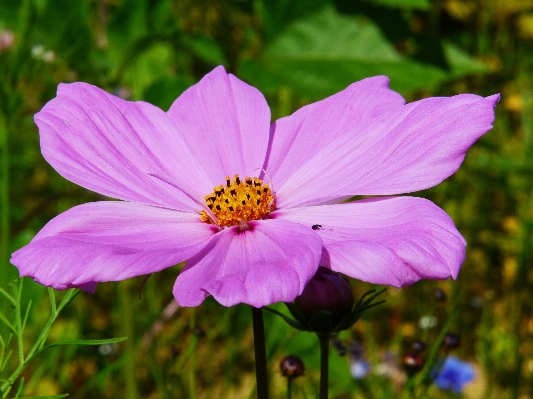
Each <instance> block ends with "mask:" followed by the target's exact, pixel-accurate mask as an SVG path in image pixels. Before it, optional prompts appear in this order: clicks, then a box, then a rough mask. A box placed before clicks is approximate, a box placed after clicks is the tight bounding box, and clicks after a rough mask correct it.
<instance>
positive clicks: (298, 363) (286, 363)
mask: <svg viewBox="0 0 533 399" xmlns="http://www.w3.org/2000/svg"><path fill="white" fill-rule="evenodd" d="M279 367H280V369H281V374H283V376H284V377H287V378H290V379H291V380H292V379H294V378H296V377H299V376H301V375H302V374H303V373H304V371H305V367H304V362H303V361H302V359H300V358H299V357H297V356H285V357H284V358H283V359H282V360H281V362H280V363H279Z"/></svg>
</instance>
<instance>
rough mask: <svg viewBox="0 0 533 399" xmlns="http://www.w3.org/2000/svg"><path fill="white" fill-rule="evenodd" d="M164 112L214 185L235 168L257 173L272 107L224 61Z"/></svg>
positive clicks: (264, 147)
mask: <svg viewBox="0 0 533 399" xmlns="http://www.w3.org/2000/svg"><path fill="white" fill-rule="evenodd" d="M168 116H169V117H170V118H171V119H172V120H173V121H174V123H175V124H176V126H179V127H180V132H181V133H182V135H183V137H184V138H185V140H186V141H187V144H188V146H189V148H190V149H191V150H192V152H193V153H194V155H195V157H196V158H197V159H199V160H200V162H201V163H202V165H204V166H205V167H206V170H207V174H208V175H209V178H210V179H211V187H210V190H209V191H207V192H206V193H205V194H209V193H210V192H211V191H212V189H213V187H215V186H218V185H220V184H223V183H224V182H225V179H226V176H230V177H233V176H234V175H235V174H236V173H237V174H239V175H240V177H241V179H242V178H244V177H246V176H250V177H254V176H259V174H260V173H261V170H260V168H261V167H262V166H263V163H264V160H265V154H266V151H267V145H268V132H269V125H270V109H269V107H268V105H267V102H266V100H265V97H264V96H263V95H262V94H261V92H260V91H259V90H257V89H256V88H254V87H252V86H249V85H248V84H246V83H244V82H243V81H241V80H239V79H237V78H236V77H235V76H233V75H231V74H227V73H226V71H225V70H224V67H217V68H215V69H214V70H213V71H212V72H210V73H208V74H207V75H206V76H204V77H203V78H202V80H200V82H198V83H197V84H196V85H194V86H192V87H190V88H189V89H188V90H186V91H185V92H184V93H183V94H182V95H181V96H180V97H178V99H177V100H176V101H174V103H173V104H172V106H171V107H170V109H169V110H168Z"/></svg>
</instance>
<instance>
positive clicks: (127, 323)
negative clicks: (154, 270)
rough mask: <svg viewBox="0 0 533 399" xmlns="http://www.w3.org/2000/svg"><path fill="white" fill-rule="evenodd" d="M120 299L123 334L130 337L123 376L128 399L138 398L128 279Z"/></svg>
mask: <svg viewBox="0 0 533 399" xmlns="http://www.w3.org/2000/svg"><path fill="white" fill-rule="evenodd" d="M118 286H119V301H120V324H121V329H122V334H124V336H126V337H128V339H127V340H126V341H125V342H124V344H125V345H124V346H125V348H124V356H125V357H127V358H129V359H130V360H129V361H127V362H124V363H123V365H122V376H123V378H124V383H125V387H124V388H125V397H126V398H128V399H137V398H138V397H139V395H138V393H137V383H136V380H135V348H134V346H133V345H134V342H135V339H134V327H133V311H132V303H131V296H130V292H129V289H128V287H129V284H128V281H123V282H121V283H120V284H119V285H118Z"/></svg>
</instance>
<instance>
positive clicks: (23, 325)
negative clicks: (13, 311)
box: [20, 299, 32, 334]
mask: <svg viewBox="0 0 533 399" xmlns="http://www.w3.org/2000/svg"><path fill="white" fill-rule="evenodd" d="M31 304H32V300H31V299H30V300H29V301H28V306H27V307H26V313H25V314H24V320H23V321H22V326H21V330H20V333H21V334H22V333H23V332H24V329H25V328H26V322H27V321H28V316H29V314H30V308H31Z"/></svg>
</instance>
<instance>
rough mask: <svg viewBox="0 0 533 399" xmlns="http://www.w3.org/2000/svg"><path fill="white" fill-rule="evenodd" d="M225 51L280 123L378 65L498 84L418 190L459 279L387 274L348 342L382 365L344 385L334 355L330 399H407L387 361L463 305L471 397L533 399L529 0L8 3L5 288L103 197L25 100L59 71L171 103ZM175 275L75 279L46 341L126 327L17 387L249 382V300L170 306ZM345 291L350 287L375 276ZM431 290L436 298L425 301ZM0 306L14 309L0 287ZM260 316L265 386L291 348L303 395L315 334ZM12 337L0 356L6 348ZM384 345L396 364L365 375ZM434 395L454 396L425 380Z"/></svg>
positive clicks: (405, 85) (416, 76)
mask: <svg viewBox="0 0 533 399" xmlns="http://www.w3.org/2000/svg"><path fill="white" fill-rule="evenodd" d="M217 65H224V66H225V67H226V69H227V70H228V71H230V72H232V73H234V74H236V75H237V76H238V77H240V78H241V79H243V80H245V81H247V82H248V83H250V84H252V85H254V86H256V87H257V88H259V89H260V90H261V91H262V92H263V93H264V94H265V96H266V97H267V100H268V103H269V105H270V107H271V109H272V115H273V119H277V118H279V117H281V116H284V115H288V114H290V113H292V112H293V111H295V110H296V109H298V108H299V107H301V106H303V105H305V104H307V103H310V102H312V101H316V100H319V99H322V98H324V97H325V96H328V95H330V94H333V93H335V92H336V91H339V90H342V89H343V88H344V87H346V86H347V85H348V84H350V83H352V82H353V81H356V80H359V79H361V78H364V77H367V76H372V75H377V74H385V75H388V76H389V77H390V79H391V87H392V88H393V89H395V90H397V91H399V92H400V93H402V95H404V96H405V98H406V99H407V100H408V101H413V100H417V99H420V98H424V97H427V96H438V95H445V96H449V95H454V94H458V93H463V92H470V93H475V94H479V95H484V96H487V95H490V94H494V93H501V94H502V99H501V101H500V103H499V105H498V107H497V109H496V115H497V117H496V121H495V124H494V129H493V130H492V131H490V132H489V133H488V134H487V135H486V136H484V137H483V138H481V139H480V140H479V142H477V143H476V144H475V145H474V147H473V148H472V149H471V150H470V152H469V154H468V156H467V158H466V160H465V162H464V164H463V166H462V167H461V169H460V170H459V172H457V173H456V174H455V175H454V176H452V177H451V178H449V179H447V180H446V181H445V182H444V183H442V184H441V185H439V186H438V187H435V188H433V189H430V190H427V191H425V192H421V193H418V194H417V195H421V196H424V197H427V198H430V199H431V200H433V201H434V202H436V203H437V204H438V205H439V206H441V207H442V208H444V209H445V210H446V211H447V212H448V213H449V214H450V215H451V216H452V217H453V219H454V221H455V222H456V224H457V226H458V228H459V230H460V231H461V232H462V234H463V235H464V236H465V238H466V239H467V241H468V247H467V251H468V255H467V261H466V262H465V264H464V265H463V268H462V271H461V273H460V275H459V278H458V280H457V281H456V282H451V281H442V282H432V281H424V282H420V283H417V284H415V285H414V286H411V287H407V288H403V289H401V290H397V289H388V290H387V292H386V294H384V297H385V299H386V300H387V302H386V304H384V305H382V306H380V307H379V308H376V309H373V310H371V311H369V312H368V313H367V314H366V316H365V317H364V319H363V320H361V321H359V322H358V323H357V324H356V325H355V327H354V328H353V329H352V330H350V331H348V332H345V333H344V334H342V335H341V337H340V339H341V340H342V341H343V342H344V343H345V344H346V345H348V346H349V344H350V342H353V341H356V342H360V343H362V344H363V346H364V349H365V354H364V356H365V359H366V360H367V361H368V362H369V363H370V364H371V366H372V370H374V371H373V372H371V373H370V374H368V375H367V376H366V377H365V378H364V379H362V380H355V379H354V378H352V376H351V375H350V361H351V360H350V356H349V355H346V356H340V355H338V354H337V353H336V352H334V353H332V355H331V359H330V362H331V368H332V370H331V389H330V394H331V395H330V396H331V397H332V398H391V397H395V395H399V392H401V390H402V386H403V385H402V384H403V381H404V379H405V376H404V375H403V372H402V371H401V369H400V370H397V369H395V367H396V365H397V364H398V363H399V362H400V360H401V355H402V353H403V352H404V351H405V348H406V342H409V341H410V340H413V339H423V340H425V341H426V342H427V343H428V345H431V343H432V342H434V341H435V339H436V336H437V334H438V331H439V328H441V327H442V326H443V325H444V323H445V320H447V318H448V317H449V316H450V314H451V313H452V309H453V308H455V309H456V311H455V312H454V318H453V320H452V321H451V329H452V330H453V331H454V332H456V333H458V334H459V335H460V337H461V341H462V345H461V346H460V348H458V349H455V350H454V354H455V355H457V356H459V357H461V358H462V359H464V360H467V361H469V362H471V363H472V364H473V365H474V366H475V368H476V370H477V377H476V379H475V381H474V382H473V383H472V384H470V385H469V386H468V387H467V388H466V389H465V392H464V393H463V395H464V396H465V397H469V398H520V399H524V398H532V397H533V389H532V386H533V347H532V343H533V340H532V335H533V314H532V304H533V300H532V299H533V292H532V287H533V285H532V271H531V270H533V268H532V266H533V255H532V250H531V248H532V245H533V235H532V231H533V195H532V188H533V74H532V71H533V0H302V1H299V0H202V1H199V0H1V1H0V147H1V164H0V169H1V170H0V172H1V173H0V176H1V180H0V184H1V186H0V195H1V210H0V216H1V238H2V244H1V245H2V247H1V249H2V258H1V260H0V261H1V263H0V288H1V287H3V288H4V289H5V290H6V291H9V292H11V288H10V286H9V284H10V283H11V282H13V281H14V280H16V279H17V276H18V273H17V270H16V269H15V268H14V267H13V266H11V265H10V264H9V257H10V254H11V252H13V251H14V250H16V249H18V248H20V247H21V246H23V245H25V244H26V243H27V242H29V240H30V239H31V238H32V237H33V236H34V235H35V234H36V233H37V231H38V230H39V229H40V228H41V227H42V226H43V225H44V224H45V223H46V222H47V221H48V220H50V219H51V218H53V217H54V216H56V215H57V214H58V213H60V212H62V211H65V210H66V209H68V208H70V207H72V206H74V205H76V204H80V203H84V202H88V201H95V200H99V199H101V198H100V197H99V196H98V195H97V194H94V193H92V192H89V191H87V190H85V189H83V188H80V187H78V186H76V185H75V184H72V183H70V182H68V181H66V180H64V179H63V178H61V177H60V176H59V175H58V174H57V173H56V172H55V171H54V170H53V169H52V168H51V167H50V166H49V165H48V164H47V163H46V162H45V161H44V159H43V158H42V156H41V154H40V149H39V136H38V131H37V128H36V126H35V125H34V122H33V115H34V114H35V113H36V112H37V111H39V110H40V108H41V107H42V106H43V105H44V104H45V103H46V102H47V101H48V100H50V99H51V98H53V97H54V96H55V91H56V88H57V84H58V83H60V82H72V81H85V82H89V83H92V84H95V85H97V86H99V87H102V88H104V89H106V90H108V91H110V92H112V93H114V94H116V95H118V96H121V97H122V98H126V99H132V100H145V101H148V102H151V103H153V104H155V105H157V106H159V107H161V108H163V109H165V110H166V109H168V107H169V106H170V104H171V103H172V101H173V100H174V99H175V98H176V97H177V96H178V95H179V94H180V93H181V92H183V91H184V90H185V89H186V88H187V87H189V86H190V85H192V84H194V83H195V82H197V81H198V80H199V79H200V78H201V77H202V76H203V75H204V74H206V73H207V72H209V71H210V70H211V69H212V68H213V67H215V66H217ZM178 272H179V267H174V268H170V269H167V270H165V271H163V272H161V273H158V274H157V275H153V276H152V277H151V278H150V279H149V280H148V281H147V282H146V285H145V286H144V288H143V292H142V299H139V295H138V290H139V286H140V285H141V282H142V281H143V278H142V277H140V278H138V279H132V280H130V281H125V282H121V283H105V284H100V285H99V287H98V290H97V292H96V294H95V295H89V294H85V293H82V294H80V295H79V296H78V297H77V298H76V299H75V300H74V302H73V303H72V304H71V305H70V306H69V307H68V308H67V309H66V310H65V311H64V312H63V314H62V316H61V317H60V318H59V319H58V320H57V321H56V322H55V323H54V325H53V326H52V330H51V336H50V342H53V341H54V340H61V339H79V338H84V339H101V338H109V337H115V336H127V337H128V338H129V339H128V340H127V341H124V342H121V343H119V344H110V345H107V346H106V345H101V346H97V347H95V346H84V347H79V346H72V347H61V348H54V349H50V350H49V351H48V352H46V354H45V355H42V356H41V357H39V358H38V359H36V360H35V361H34V362H33V363H32V364H31V365H30V367H29V368H28V369H26V371H25V373H24V374H23V376H24V378H25V384H24V388H23V389H24V390H23V392H22V396H24V397H29V396H32V395H34V396H36V395H41V396H43V395H55V394H60V393H70V397H71V398H76V399H80V398H127V399H136V398H153V399H156V398H248V397H253V396H254V374H253V350H252V344H253V336H252V332H251V326H250V314H249V313H250V312H249V309H248V308H247V307H245V306H235V307H233V308H224V307H222V306H220V305H218V304H217V303H216V302H215V301H213V300H207V301H206V302H205V303H204V304H203V305H202V306H200V307H198V308H196V309H177V308H176V307H175V306H173V305H172V304H173V299H172V285H173V283H174V280H175V277H176V275H177V274H178ZM353 287H354V291H355V292H356V294H357V295H361V294H362V293H364V292H365V291H366V290H368V289H370V288H372V287H370V286H369V285H368V284H364V283H361V282H358V281H353ZM437 288H440V289H442V290H443V291H444V292H445V293H446V294H447V300H446V301H444V302H437V301H436V300H435V298H434V294H433V292H434V290H435V289H437ZM58 295H59V296H61V293H59V294H58ZM22 300H23V302H24V303H28V301H30V300H31V301H32V307H31V310H30V312H29V314H28V321H27V327H26V334H25V336H24V340H26V341H27V342H28V343H31V342H33V341H34V340H35V338H36V337H37V335H38V334H39V333H40V331H41V329H42V327H43V324H44V323H45V321H46V319H47V317H48V314H49V312H50V310H49V307H50V304H49V301H48V295H47V293H46V289H44V288H43V287H41V286H39V285H37V284H35V283H33V282H32V281H31V280H27V281H24V291H23V295H22ZM0 301H1V299H0ZM0 308H1V309H2V311H3V312H4V313H5V314H6V315H7V316H8V317H13V315H12V309H10V307H9V306H8V304H6V302H5V301H4V302H3V303H0ZM165 308H166V313H163V311H164V310H165ZM278 308H279V309H282V307H281V306H278ZM428 316H430V319H431V320H432V321H433V322H432V323H429V325H432V324H436V325H435V326H434V327H431V328H423V327H424V324H423V323H420V322H419V321H420V319H421V318H423V317H426V319H425V320H427V317H428ZM265 323H266V336H267V350H268V356H269V366H270V367H271V383H272V390H273V393H272V397H274V398H277V397H285V396H284V387H285V382H284V380H283V378H282V376H281V374H280V372H279V370H278V363H279V361H280V359H281V358H282V357H283V356H285V355H287V354H297V355H299V356H301V357H302V358H303V359H304V361H305V363H306V368H307V372H306V374H305V376H303V377H300V378H299V379H297V380H296V381H295V392H294V397H300V398H314V397H315V393H316V392H317V391H318V346H317V340H316V337H314V336H313V335H311V334H307V333H297V332H295V331H293V330H290V329H289V328H288V326H286V325H285V324H284V322H283V321H282V320H280V319H278V318H275V317H274V316H273V315H271V314H267V315H266V316H265ZM426 327H427V323H426ZM4 341H5V339H4ZM4 341H2V342H0V344H1V345H0V346H1V348H0V349H2V350H1V351H0V354H2V353H4V354H5V353H7V352H6V351H7V350H8V349H9V348H12V349H15V351H16V347H15V346H13V344H14V343H13V342H11V343H10V344H9V345H8V344H4ZM4 347H6V348H4ZM4 349H5V350H4ZM2 356H3V355H2ZM386 356H390V357H391V359H393V360H391V361H389V363H390V365H391V367H392V369H394V370H395V373H396V374H394V373H393V374H394V375H393V376H392V377H391V376H390V375H389V376H387V375H379V373H377V372H376V370H379V366H380V364H381V365H383V364H385V363H383V358H384V357H386ZM394 359H396V360H394ZM1 363H2V362H0V369H1V368H2V364H1ZM14 367H16V357H15V356H12V357H10V358H7V359H6V362H5V363H4V365H3V368H4V372H7V371H10V370H12V369H13V368H14ZM391 375H392V374H391ZM2 378H5V377H2ZM428 395H429V396H428V397H436V398H439V397H456V395H453V394H451V393H448V392H445V391H441V390H438V389H437V388H435V387H430V388H429V391H428ZM10 397H11V396H10Z"/></svg>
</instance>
